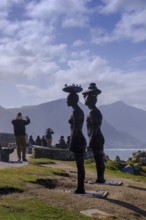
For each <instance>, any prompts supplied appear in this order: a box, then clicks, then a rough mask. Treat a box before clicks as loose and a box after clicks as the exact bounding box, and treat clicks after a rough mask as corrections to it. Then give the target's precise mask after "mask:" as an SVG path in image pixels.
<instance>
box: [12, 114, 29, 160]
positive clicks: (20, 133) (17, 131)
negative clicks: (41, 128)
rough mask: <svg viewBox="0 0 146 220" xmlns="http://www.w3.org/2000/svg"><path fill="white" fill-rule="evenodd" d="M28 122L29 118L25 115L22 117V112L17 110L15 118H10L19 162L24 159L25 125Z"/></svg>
mask: <svg viewBox="0 0 146 220" xmlns="http://www.w3.org/2000/svg"><path fill="white" fill-rule="evenodd" d="M29 123H30V118H29V117H28V116H27V117H26V119H23V118H22V113H21V112H19V113H18V114H17V116H16V119H14V120H12V124H13V127H14V135H15V139H16V147H17V156H18V161H19V162H21V158H22V160H23V161H27V160H26V131H25V126H26V125H28V124H29Z"/></svg>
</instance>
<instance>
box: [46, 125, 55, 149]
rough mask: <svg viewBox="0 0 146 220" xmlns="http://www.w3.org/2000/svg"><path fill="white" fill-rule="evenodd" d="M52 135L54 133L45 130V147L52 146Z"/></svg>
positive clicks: (50, 130) (49, 129) (48, 129)
mask: <svg viewBox="0 0 146 220" xmlns="http://www.w3.org/2000/svg"><path fill="white" fill-rule="evenodd" d="M52 134H54V131H53V130H52V129H51V128H47V129H46V139H47V147H51V146H52Z"/></svg>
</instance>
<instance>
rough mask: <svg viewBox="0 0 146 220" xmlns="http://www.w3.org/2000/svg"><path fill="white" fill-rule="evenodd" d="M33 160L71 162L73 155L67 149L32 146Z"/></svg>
mask: <svg viewBox="0 0 146 220" xmlns="http://www.w3.org/2000/svg"><path fill="white" fill-rule="evenodd" d="M32 157H33V158H49V159H52V160H64V161H73V160H74V154H73V153H72V152H70V151H69V150H68V149H58V148H48V147H41V146H36V145H33V148H32Z"/></svg>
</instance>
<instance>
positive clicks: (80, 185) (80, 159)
mask: <svg viewBox="0 0 146 220" xmlns="http://www.w3.org/2000/svg"><path fill="white" fill-rule="evenodd" d="M74 156H75V160H76V166H77V175H78V176H77V190H79V191H84V181H85V168H84V152H82V153H74Z"/></svg>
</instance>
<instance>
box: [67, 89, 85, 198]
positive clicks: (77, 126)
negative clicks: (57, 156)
mask: <svg viewBox="0 0 146 220" xmlns="http://www.w3.org/2000/svg"><path fill="white" fill-rule="evenodd" d="M63 91H65V92H68V93H70V94H69V95H68V97H67V105H68V106H69V107H72V108H73V112H72V115H71V117H70V119H69V121H68V123H69V124H70V129H71V136H70V143H69V149H70V151H72V152H73V153H74V157H75V161H76V166H77V188H76V189H75V191H74V193H76V194H84V193H85V189H84V180H85V168H84V152H85V148H86V139H85V137H84V135H83V133H82V127H83V122H84V113H83V111H82V109H81V108H80V107H79V105H78V101H79V96H78V94H76V93H78V92H81V91H82V88H81V87H79V86H75V85H72V86H67V85H66V86H65V88H63Z"/></svg>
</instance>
